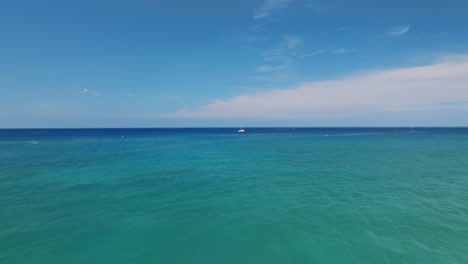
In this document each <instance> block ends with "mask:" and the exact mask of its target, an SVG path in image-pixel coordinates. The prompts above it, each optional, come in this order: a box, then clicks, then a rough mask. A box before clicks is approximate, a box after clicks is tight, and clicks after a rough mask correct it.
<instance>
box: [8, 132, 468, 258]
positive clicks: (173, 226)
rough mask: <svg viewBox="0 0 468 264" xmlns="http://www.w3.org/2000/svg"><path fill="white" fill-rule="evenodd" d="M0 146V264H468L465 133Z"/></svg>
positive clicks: (125, 135) (117, 136) (141, 136)
mask: <svg viewBox="0 0 468 264" xmlns="http://www.w3.org/2000/svg"><path fill="white" fill-rule="evenodd" d="M236 131H237V130H236V129H185V130H184V129H180V130H178V129H159V130H158V129H154V130H151V129H144V130H143V129H134V130H0V263H2V264H7V263H15V264H17V263H468V129H429V128H426V129H424V128H418V129H414V130H413V129H403V128H386V129H364V128H362V129H299V128H298V129H290V128H284V129H273V128H272V129H247V132H246V133H244V134H238V133H236Z"/></svg>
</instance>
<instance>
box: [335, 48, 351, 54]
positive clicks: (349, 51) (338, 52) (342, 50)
mask: <svg viewBox="0 0 468 264" xmlns="http://www.w3.org/2000/svg"><path fill="white" fill-rule="evenodd" d="M353 52H356V50H354V49H336V50H332V51H331V53H333V54H346V53H353Z"/></svg>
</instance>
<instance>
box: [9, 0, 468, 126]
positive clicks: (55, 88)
mask: <svg viewBox="0 0 468 264" xmlns="http://www.w3.org/2000/svg"><path fill="white" fill-rule="evenodd" d="M467 14H468V1H464V0H428V1H415V0H406V1H401V0H395V1H384V0H380V1H379V0H346V1H344V0H261V1H260V0H259V1H242V0H240V1H218V0H216V1H215V0H210V1H208V0H199V1H189V0H183V1H182V0H171V1H166V0H160V1H147V0H134V1H127V0H118V1H117V0H116V1H110V0H108V1H107V0H93V1H91V0H82V1H23V0H4V1H2V3H1V8H0V32H1V34H2V37H1V38H0V92H1V94H0V127H3V128H8V127H185V126H188V127H192V126H215V127H220V126H239V124H241V123H242V124H243V125H244V126H396V125H403V126H438V125H441V126H466V125H468V86H467V85H466V83H468V56H467V54H468V15H467Z"/></svg>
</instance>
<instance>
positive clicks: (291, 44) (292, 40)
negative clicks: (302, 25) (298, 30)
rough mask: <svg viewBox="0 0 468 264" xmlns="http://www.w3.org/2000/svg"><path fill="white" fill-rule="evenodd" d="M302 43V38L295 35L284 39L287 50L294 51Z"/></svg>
mask: <svg viewBox="0 0 468 264" xmlns="http://www.w3.org/2000/svg"><path fill="white" fill-rule="evenodd" d="M301 42H302V40H301V38H300V37H298V36H294V35H286V36H284V38H283V45H285V46H286V48H287V49H293V48H295V47H297V46H298V45H299V44H301Z"/></svg>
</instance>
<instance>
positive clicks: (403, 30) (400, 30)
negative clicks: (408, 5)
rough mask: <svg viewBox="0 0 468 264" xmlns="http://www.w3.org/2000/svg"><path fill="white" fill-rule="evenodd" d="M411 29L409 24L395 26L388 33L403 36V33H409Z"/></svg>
mask: <svg viewBox="0 0 468 264" xmlns="http://www.w3.org/2000/svg"><path fill="white" fill-rule="evenodd" d="M409 30H410V26H409V25H406V26H399V27H394V28H393V29H392V30H390V31H389V32H388V35H389V36H393V37H396V36H401V35H404V34H406V33H408V31H409Z"/></svg>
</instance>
